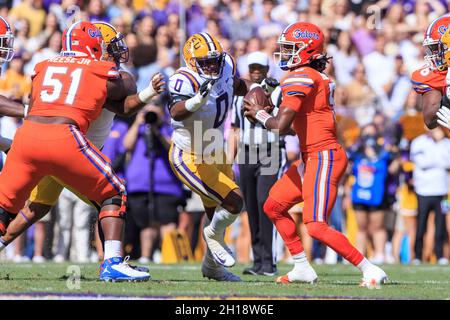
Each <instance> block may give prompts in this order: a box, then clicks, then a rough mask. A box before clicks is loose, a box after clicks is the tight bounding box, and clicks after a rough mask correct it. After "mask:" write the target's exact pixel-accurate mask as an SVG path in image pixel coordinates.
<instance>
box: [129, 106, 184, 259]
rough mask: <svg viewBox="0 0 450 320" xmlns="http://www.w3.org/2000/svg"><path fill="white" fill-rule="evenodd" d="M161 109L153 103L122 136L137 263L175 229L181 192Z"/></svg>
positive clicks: (167, 124)
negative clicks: (136, 235) (137, 244)
mask: <svg viewBox="0 0 450 320" xmlns="http://www.w3.org/2000/svg"><path fill="white" fill-rule="evenodd" d="M167 119H168V118H167V117H166V115H165V113H164V109H163V108H162V107H161V106H159V105H157V104H156V103H151V104H149V105H148V106H146V107H145V108H144V109H143V110H142V111H141V112H139V113H138V114H137V116H136V119H135V121H134V123H133V124H132V125H131V127H130V129H129V130H128V132H127V134H126V135H125V137H124V140H123V145H124V147H125V149H126V151H127V165H126V168H125V179H126V181H127V191H128V200H129V205H130V214H131V220H132V221H133V222H134V224H135V226H136V227H137V228H138V230H139V234H140V252H141V253H140V254H141V257H140V259H139V261H140V263H148V262H149V261H150V260H151V257H152V252H153V251H156V250H157V249H158V247H159V244H158V243H156V239H157V237H158V231H160V232H161V238H162V237H163V236H164V234H165V233H166V232H170V231H171V230H173V229H175V228H176V226H177V223H178V215H179V210H178V209H179V207H180V206H181V205H183V200H182V199H183V197H184V193H183V190H182V186H181V183H180V181H179V180H178V179H177V178H176V177H175V176H174V174H173V172H172V170H171V168H170V164H169V160H168V150H169V147H170V143H171V138H170V137H171V134H172V130H171V127H170V124H169V122H168V121H167Z"/></svg>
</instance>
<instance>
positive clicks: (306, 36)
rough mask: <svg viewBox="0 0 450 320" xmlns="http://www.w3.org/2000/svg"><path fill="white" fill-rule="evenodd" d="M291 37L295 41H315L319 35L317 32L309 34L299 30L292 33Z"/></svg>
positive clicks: (309, 32) (306, 31)
mask: <svg viewBox="0 0 450 320" xmlns="http://www.w3.org/2000/svg"><path fill="white" fill-rule="evenodd" d="M292 35H293V36H294V38H295V39H300V38H302V39H311V38H313V39H316V40H319V34H318V33H317V32H311V31H308V30H303V31H302V30H300V29H295V30H294V32H293V33H292Z"/></svg>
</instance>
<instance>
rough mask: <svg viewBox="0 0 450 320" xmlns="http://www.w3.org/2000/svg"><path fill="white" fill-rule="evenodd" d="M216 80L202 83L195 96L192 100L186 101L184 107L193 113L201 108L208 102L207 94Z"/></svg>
mask: <svg viewBox="0 0 450 320" xmlns="http://www.w3.org/2000/svg"><path fill="white" fill-rule="evenodd" d="M215 82H216V80H207V81H205V82H203V83H202V85H201V86H200V88H199V90H198V92H197V94H196V95H195V96H193V97H192V98H190V99H188V100H186V102H185V104H184V107H185V108H186V110H188V111H190V112H195V111H197V110H198V109H200V107H201V106H203V105H204V104H205V103H206V101H207V100H208V96H209V93H210V92H211V89H212V87H213V85H214V83H215Z"/></svg>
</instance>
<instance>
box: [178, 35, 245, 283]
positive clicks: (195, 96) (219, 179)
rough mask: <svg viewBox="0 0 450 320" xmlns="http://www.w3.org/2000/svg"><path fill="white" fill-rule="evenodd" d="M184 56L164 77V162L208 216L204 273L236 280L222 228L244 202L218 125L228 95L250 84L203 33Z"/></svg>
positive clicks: (186, 47)
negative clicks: (167, 131) (168, 124)
mask: <svg viewBox="0 0 450 320" xmlns="http://www.w3.org/2000/svg"><path fill="white" fill-rule="evenodd" d="M183 55H184V60H185V62H186V65H187V67H183V68H180V69H178V70H177V72H176V73H175V74H174V75H172V76H171V77H170V79H169V92H170V96H171V101H170V106H169V109H170V115H171V117H172V126H173V128H174V132H173V136H172V141H173V142H172V146H171V149H170V151H169V160H170V163H171V166H172V170H173V171H174V172H175V174H176V175H177V176H178V178H179V179H180V180H181V181H182V182H183V183H184V184H185V185H186V186H188V187H189V188H190V189H191V190H192V191H193V192H195V193H197V194H198V195H199V196H200V197H201V199H202V202H203V205H204V207H205V212H206V214H207V217H208V219H207V223H206V224H205V226H204V228H203V236H204V239H205V241H206V244H207V246H208V250H207V252H206V255H205V257H204V259H203V263H202V273H203V276H205V277H208V278H211V279H215V280H218V281H240V278H239V277H238V276H236V275H234V274H232V273H231V272H228V271H227V270H226V269H225V268H224V267H232V266H233V265H234V264H235V259H234V257H233V256H232V253H231V251H230V249H229V248H228V247H227V245H226V244H225V241H224V232H225V229H226V227H228V226H229V225H231V224H232V223H233V222H234V220H235V219H236V218H237V216H238V214H239V213H240V212H241V209H242V204H243V200H242V194H241V191H240V190H239V187H238V186H237V185H236V183H235V182H234V181H233V173H232V170H231V164H227V161H226V156H225V152H224V139H223V127H224V122H225V118H226V115H227V112H228V110H230V109H231V103H232V100H233V94H234V95H245V94H246V93H247V91H248V86H249V85H250V83H249V81H246V80H243V79H240V78H238V77H237V76H236V75H235V73H236V63H235V62H234V59H233V58H232V57H231V56H230V55H229V54H227V53H225V52H223V49H222V46H221V45H220V43H219V42H218V41H217V40H216V39H214V38H213V37H212V36H210V35H209V34H207V33H197V34H194V35H193V36H191V37H190V38H189V39H188V40H187V41H186V43H185V45H184V48H183ZM212 137H214V138H212ZM211 139H213V143H211V141H210V140H211Z"/></svg>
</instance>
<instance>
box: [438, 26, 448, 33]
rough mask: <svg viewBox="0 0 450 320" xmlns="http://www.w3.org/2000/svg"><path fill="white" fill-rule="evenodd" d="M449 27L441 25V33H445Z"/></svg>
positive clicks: (439, 29)
mask: <svg viewBox="0 0 450 320" xmlns="http://www.w3.org/2000/svg"><path fill="white" fill-rule="evenodd" d="M447 28H448V26H446V25H442V26H439V28H438V31H439V33H440V34H444V33H445V31H446V30H447Z"/></svg>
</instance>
